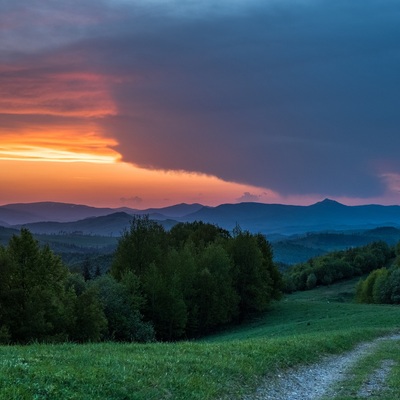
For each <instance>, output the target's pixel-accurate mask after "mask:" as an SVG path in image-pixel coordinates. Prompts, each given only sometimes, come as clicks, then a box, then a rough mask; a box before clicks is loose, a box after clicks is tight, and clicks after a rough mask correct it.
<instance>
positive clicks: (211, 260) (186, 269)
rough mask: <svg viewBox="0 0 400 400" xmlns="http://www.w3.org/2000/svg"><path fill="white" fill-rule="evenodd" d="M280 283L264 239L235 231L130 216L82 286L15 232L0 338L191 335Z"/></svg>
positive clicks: (265, 301)
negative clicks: (105, 267)
mask: <svg viewBox="0 0 400 400" xmlns="http://www.w3.org/2000/svg"><path fill="white" fill-rule="evenodd" d="M281 287H282V280H281V275H280V273H279V272H278V270H277V268H276V267H275V265H274V263H273V261H272V250H271V246H270V244H269V242H268V241H267V240H266V239H265V237H264V236H263V235H261V234H256V235H253V234H250V233H249V232H247V231H242V230H241V229H240V228H236V229H235V230H234V232H233V233H232V234H231V233H229V232H228V231H226V230H223V229H221V228H219V227H217V226H214V225H211V224H205V223H202V222H194V223H181V224H177V225H175V226H174V227H173V228H172V229H171V230H170V231H165V230H164V228H163V227H162V226H161V225H160V224H158V223H156V222H155V221H152V220H150V219H149V218H148V217H147V216H138V217H134V219H133V221H132V223H131V226H130V228H129V229H128V230H127V231H126V232H124V234H123V236H122V237H121V239H120V240H119V243H118V247H117V249H116V251H115V253H114V257H113V263H112V267H111V270H110V271H109V273H107V274H104V275H101V276H97V277H96V278H95V279H90V280H85V279H84V277H83V276H82V274H77V273H72V272H71V271H70V270H68V268H67V267H66V266H65V265H64V264H63V263H62V261H61V259H60V258H59V257H58V256H56V255H55V254H54V253H53V252H52V251H51V250H50V249H49V247H48V246H45V247H40V246H39V244H38V242H37V241H36V240H35V239H34V237H33V236H32V234H31V233H30V232H29V231H28V230H27V229H22V230H21V232H20V235H14V236H13V237H12V238H11V240H10V241H9V243H8V246H0V342H1V343H29V342H32V341H43V342H55V341H76V342H86V341H99V340H107V341H110V340H115V341H138V342H147V341H154V340H178V339H182V338H191V337H197V336H200V335H204V334H207V333H209V332H212V331H213V330H215V329H217V328H218V327H221V326H224V325H226V324H229V323H232V322H235V323H237V322H240V321H242V320H243V319H245V318H247V317H248V316H249V315H251V314H253V313H257V312H261V311H265V310H266V309H267V307H268V305H269V304H270V302H271V301H272V300H274V299H279V298H280V295H281Z"/></svg>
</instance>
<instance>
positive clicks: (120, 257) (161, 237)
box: [111, 215, 167, 280]
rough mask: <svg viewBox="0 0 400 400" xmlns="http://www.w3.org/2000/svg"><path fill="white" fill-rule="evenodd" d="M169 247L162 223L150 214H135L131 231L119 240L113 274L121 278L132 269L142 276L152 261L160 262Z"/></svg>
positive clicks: (126, 232) (112, 268) (112, 269)
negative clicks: (153, 219) (150, 217)
mask: <svg viewBox="0 0 400 400" xmlns="http://www.w3.org/2000/svg"><path fill="white" fill-rule="evenodd" d="M166 247H167V234H166V232H165V230H164V228H163V226H162V225H160V224H158V223H157V222H155V221H152V220H150V219H149V216H148V215H145V216H135V217H133V220H132V222H131V225H130V229H129V231H125V232H124V234H123V236H122V237H121V238H120V240H119V242H118V247H117V250H116V251H115V254H114V260H113V264H112V267H111V274H112V275H113V276H114V277H115V278H116V279H117V280H120V279H121V277H122V276H123V275H124V274H125V273H127V272H129V271H131V272H133V273H135V274H136V275H137V276H138V277H139V278H140V277H142V276H143V275H144V274H145V272H146V270H147V269H148V267H149V266H150V264H151V263H159V262H161V260H162V257H163V254H164V253H165V250H166Z"/></svg>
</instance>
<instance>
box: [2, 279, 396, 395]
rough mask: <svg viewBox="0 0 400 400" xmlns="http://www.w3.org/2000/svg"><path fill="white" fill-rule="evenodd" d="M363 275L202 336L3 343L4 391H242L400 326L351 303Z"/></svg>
mask: <svg viewBox="0 0 400 400" xmlns="http://www.w3.org/2000/svg"><path fill="white" fill-rule="evenodd" d="M355 282H356V281H349V282H345V283H340V284H337V285H332V286H331V287H328V288H317V289H314V290H312V291H307V292H299V293H295V294H292V295H290V296H286V297H285V298H284V299H283V300H282V301H280V302H278V303H275V304H274V305H273V306H272V307H271V309H270V311H269V312H267V313H266V314H265V315H264V316H263V317H262V318H258V319H255V320H253V321H251V322H249V323H248V324H246V325H244V326H242V327H238V328H233V329H230V330H227V331H225V332H221V333H219V334H215V335H213V336H210V337H207V338H205V339H202V340H200V341H191V342H180V343H154V344H145V345H140V344H115V343H99V344H85V345H78V344H59V345H45V344H31V345H29V346H2V347H0V399H121V400H122V399H137V400H139V399H143V400H144V399H146V400H150V399H157V400H158V399H235V398H241V397H242V396H243V395H244V394H248V393H251V392H252V391H253V390H254V389H255V388H256V387H257V384H258V383H259V382H260V381H261V380H262V379H263V378H264V377H265V376H268V375H269V376H271V378H272V377H273V376H274V374H276V373H277V372H278V371H280V370H284V369H287V368H290V367H292V366H295V365H299V364H305V363H311V362H314V361H316V360H318V359H319V358H320V357H322V356H323V355H325V354H334V353H340V352H343V351H346V350H349V349H351V348H352V347H353V346H354V345H355V344H357V343H359V342H361V341H365V340H370V339H373V338H374V337H377V336H380V335H383V334H386V333H389V332H393V331H394V332H395V331H397V330H398V329H399V326H400V308H399V307H396V306H387V305H365V304H354V303H352V302H351V299H352V296H353V292H354V285H355ZM382 346H383V347H382V348H381V349H380V350H379V351H380V352H384V351H385V347H384V345H382ZM386 351H387V349H386ZM391 351H392V353H393V349H392V350H391ZM395 352H396V354H397V353H398V355H399V354H400V352H399V350H398V349H397V348H396V349H395ZM379 354H381V353H379ZM398 355H396V357H397V358H399V359H400V357H398ZM376 357H377V359H378V358H379V357H380V356H379V355H377V356H376ZM376 362H378V361H376ZM367 364H368V363H367ZM370 364H371V363H370ZM350 384H351V382H350V383H349V385H350ZM340 398H343V399H344V398H356V397H346V396H344V397H340ZM338 399H339V397H338Z"/></svg>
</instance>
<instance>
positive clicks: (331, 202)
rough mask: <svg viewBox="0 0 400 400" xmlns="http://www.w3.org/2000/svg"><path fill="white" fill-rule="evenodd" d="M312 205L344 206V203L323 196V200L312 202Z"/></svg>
mask: <svg viewBox="0 0 400 400" xmlns="http://www.w3.org/2000/svg"><path fill="white" fill-rule="evenodd" d="M313 206H324V207H332V206H340V207H345V205H344V204H342V203H339V202H338V201H336V200H332V199H328V198H325V199H324V200H322V201H319V202H317V203H315V204H313Z"/></svg>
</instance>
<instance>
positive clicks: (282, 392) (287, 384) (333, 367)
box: [243, 334, 400, 400]
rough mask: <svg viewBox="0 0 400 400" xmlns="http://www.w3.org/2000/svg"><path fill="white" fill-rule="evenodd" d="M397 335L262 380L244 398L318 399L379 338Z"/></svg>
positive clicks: (390, 338) (397, 335)
mask: <svg viewBox="0 0 400 400" xmlns="http://www.w3.org/2000/svg"><path fill="white" fill-rule="evenodd" d="M399 339H400V334H395V335H390V336H384V337H381V338H378V339H375V340H373V341H371V342H367V343H362V344H360V345H358V346H357V347H356V348H355V349H354V350H352V351H350V352H348V353H344V354H341V355H338V356H327V357H325V358H324V359H323V360H322V361H320V362H318V363H316V364H312V365H307V366H302V367H298V368H293V369H290V370H288V371H286V372H283V373H281V374H279V375H278V376H277V379H275V380H273V381H271V380H270V379H269V380H268V381H267V380H266V381H265V382H264V384H263V385H262V386H260V387H259V388H258V389H257V391H256V392H255V393H254V394H252V395H248V396H245V397H244V398H243V400H317V399H320V398H321V397H322V396H326V395H328V394H329V389H330V388H331V387H332V385H334V384H335V383H336V382H338V381H340V380H341V379H342V376H343V374H344V373H346V371H347V370H348V369H349V368H350V367H351V366H352V365H354V364H355V363H356V362H357V361H358V360H359V359H360V358H362V357H363V356H365V355H366V354H368V353H370V352H372V351H373V350H374V348H375V347H376V346H377V345H378V344H379V342H380V341H382V340H399Z"/></svg>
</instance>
